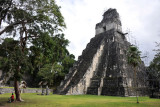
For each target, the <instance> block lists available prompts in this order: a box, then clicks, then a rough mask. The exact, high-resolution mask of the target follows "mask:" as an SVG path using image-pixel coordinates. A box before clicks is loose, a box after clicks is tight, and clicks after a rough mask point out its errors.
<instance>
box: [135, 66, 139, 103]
mask: <svg viewBox="0 0 160 107" xmlns="http://www.w3.org/2000/svg"><path fill="white" fill-rule="evenodd" d="M134 79H135V90H136V98H137V103H139V101H138V95H137V88H138V85H137V77H136V67H134Z"/></svg>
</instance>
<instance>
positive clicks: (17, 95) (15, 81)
mask: <svg viewBox="0 0 160 107" xmlns="http://www.w3.org/2000/svg"><path fill="white" fill-rule="evenodd" d="M14 90H15V95H16V101H21V97H20V90H19V83H18V81H17V79H16V78H15V79H14Z"/></svg>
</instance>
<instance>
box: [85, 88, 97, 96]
mask: <svg viewBox="0 0 160 107" xmlns="http://www.w3.org/2000/svg"><path fill="white" fill-rule="evenodd" d="M87 94H91V95H98V87H88V89H87Z"/></svg>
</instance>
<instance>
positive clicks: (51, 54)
mask: <svg viewBox="0 0 160 107" xmlns="http://www.w3.org/2000/svg"><path fill="white" fill-rule="evenodd" d="M68 43H69V41H68V40H67V39H65V38H64V35H63V34H58V35H56V36H54V37H50V36H49V35H48V34H47V33H46V34H43V36H41V37H39V38H37V39H36V40H34V41H32V44H33V46H31V47H30V55H29V57H30V60H31V62H32V65H33V68H34V70H33V72H32V73H33V75H32V76H33V80H32V81H34V83H35V84H34V85H36V84H38V83H39V82H40V81H48V83H50V86H53V85H55V84H58V83H59V82H60V81H61V80H62V79H63V77H64V75H65V74H66V73H68V71H69V68H70V67H72V65H73V63H74V55H72V54H71V55H70V53H69V52H68V50H67V46H68ZM51 71H52V72H51ZM53 81H54V84H53Z"/></svg>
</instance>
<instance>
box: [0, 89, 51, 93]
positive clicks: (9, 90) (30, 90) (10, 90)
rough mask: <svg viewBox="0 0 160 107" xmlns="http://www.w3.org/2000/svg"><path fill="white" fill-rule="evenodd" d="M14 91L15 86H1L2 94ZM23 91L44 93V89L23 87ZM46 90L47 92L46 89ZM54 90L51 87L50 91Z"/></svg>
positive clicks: (0, 91)
mask: <svg viewBox="0 0 160 107" xmlns="http://www.w3.org/2000/svg"><path fill="white" fill-rule="evenodd" d="M12 92H13V93H14V88H0V94H3V93H12ZM21 92H22V93H42V89H30V88H26V89H21ZM44 92H46V89H44ZM50 92H52V89H49V93H50Z"/></svg>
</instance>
